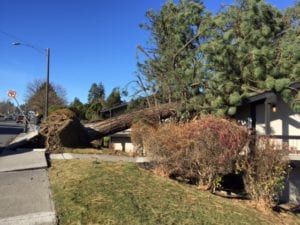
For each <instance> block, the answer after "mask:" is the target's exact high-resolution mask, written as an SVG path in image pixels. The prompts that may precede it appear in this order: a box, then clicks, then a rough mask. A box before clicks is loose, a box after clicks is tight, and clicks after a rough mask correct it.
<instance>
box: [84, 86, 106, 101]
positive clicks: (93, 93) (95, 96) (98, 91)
mask: <svg viewBox="0 0 300 225" xmlns="http://www.w3.org/2000/svg"><path fill="white" fill-rule="evenodd" d="M104 99H105V89H104V85H103V84H102V82H100V83H98V84H96V83H93V84H92V85H91V88H90V90H89V93H88V104H92V103H93V102H99V103H101V104H102V105H103V103H104Z"/></svg>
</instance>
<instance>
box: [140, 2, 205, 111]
mask: <svg viewBox="0 0 300 225" xmlns="http://www.w3.org/2000/svg"><path fill="white" fill-rule="evenodd" d="M146 16H147V18H148V20H149V23H146V24H143V25H142V27H143V28H144V29H146V30H148V31H149V32H150V35H151V38H150V42H149V43H150V46H147V48H143V47H141V46H140V47H139V50H140V51H141V52H142V53H143V54H144V55H145V56H146V60H144V61H143V62H139V63H138V67H139V76H140V77H142V78H140V79H139V81H141V80H142V81H144V85H143V86H142V85H140V86H142V87H143V88H144V89H145V90H147V91H149V92H150V94H151V95H152V96H153V97H154V98H155V100H156V103H165V102H169V103H172V102H178V103H182V104H179V105H182V106H183V107H182V108H181V109H180V111H182V112H186V111H189V109H188V107H189V106H188V103H189V102H188V100H189V99H190V98H191V97H193V96H195V94H196V93H197V94H199V90H200V88H201V87H202V86H203V84H202V78H203V70H202V54H201V53H199V51H197V49H198V47H199V45H200V44H201V43H202V42H205V37H206V33H207V32H208V24H209V23H208V21H209V18H210V15H209V14H207V13H206V12H205V11H204V6H203V4H202V2H201V1H197V0H195V1H188V0H182V1H180V2H179V3H178V4H176V3H174V2H172V1H168V2H167V3H165V4H164V5H163V6H162V8H161V10H160V11H159V12H154V11H153V10H150V11H148V12H147V14H146ZM195 84H197V85H195ZM190 106H192V108H193V107H195V106H196V105H195V104H190ZM192 110H193V109H192Z"/></svg>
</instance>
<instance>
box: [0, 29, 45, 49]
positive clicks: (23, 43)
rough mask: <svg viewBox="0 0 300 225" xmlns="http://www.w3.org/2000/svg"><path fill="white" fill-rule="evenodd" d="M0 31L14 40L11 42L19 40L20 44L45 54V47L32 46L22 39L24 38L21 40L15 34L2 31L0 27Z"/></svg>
mask: <svg viewBox="0 0 300 225" xmlns="http://www.w3.org/2000/svg"><path fill="white" fill-rule="evenodd" d="M0 33H2V34H3V35H5V36H7V37H9V38H11V39H12V40H13V41H14V42H13V43H17V42H20V43H22V45H26V46H27V47H30V48H33V49H34V50H36V51H38V52H40V53H42V54H45V49H43V48H40V47H37V46H34V45H32V44H30V43H28V42H27V41H24V40H22V39H21V38H19V37H17V36H15V35H13V34H10V33H7V32H5V31H3V30H1V29H0ZM16 41H17V42H16ZM13 43H12V44H13Z"/></svg>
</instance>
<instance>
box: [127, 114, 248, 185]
mask: <svg viewBox="0 0 300 225" xmlns="http://www.w3.org/2000/svg"><path fill="white" fill-rule="evenodd" d="M137 127H139V129H137ZM137 127H136V128H133V129H132V132H133V138H132V140H133V142H135V143H139V144H140V145H141V146H147V149H148V151H149V153H150V154H151V155H152V156H153V157H154V158H155V159H156V161H157V162H159V165H160V169H161V170H162V171H163V172H164V173H166V174H168V175H169V176H171V177H176V178H180V179H182V180H185V181H188V182H197V183H199V184H200V185H201V186H202V187H203V186H205V187H206V188H207V189H210V190H212V191H213V190H214V188H215V185H216V182H217V181H218V180H220V179H219V176H220V175H222V174H226V173H229V172H232V171H233V170H234V169H235V164H236V162H237V160H238V158H239V153H240V152H241V150H242V148H243V147H244V146H245V144H246V142H247V137H248V136H247V130H246V128H244V127H242V126H239V125H238V124H236V123H235V122H233V121H229V120H225V119H222V118H218V117H213V116H206V117H203V118H201V119H200V120H194V121H192V122H189V123H182V124H176V123H167V124H161V125H160V126H158V128H156V129H154V128H152V129H148V128H145V125H141V124H140V125H137ZM138 130H139V132H138V135H136V133H137V131H138Z"/></svg>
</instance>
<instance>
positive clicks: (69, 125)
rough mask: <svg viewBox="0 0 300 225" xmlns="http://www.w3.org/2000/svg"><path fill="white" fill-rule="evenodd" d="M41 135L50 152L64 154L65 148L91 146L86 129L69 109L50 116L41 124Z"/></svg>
mask: <svg viewBox="0 0 300 225" xmlns="http://www.w3.org/2000/svg"><path fill="white" fill-rule="evenodd" d="M40 135H41V138H40V139H41V141H42V142H43V143H44V146H45V147H46V148H47V151H49V152H57V153H58V152H62V151H63V148H64V147H87V146H89V137H88V135H87V133H86V131H85V128H84V127H83V126H82V124H81V123H80V121H79V119H78V118H77V117H76V115H75V113H74V112H72V111H71V110H69V109H60V110H57V111H55V112H53V113H52V114H50V115H49V116H48V117H47V119H46V120H44V121H43V122H42V124H41V128H40Z"/></svg>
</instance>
